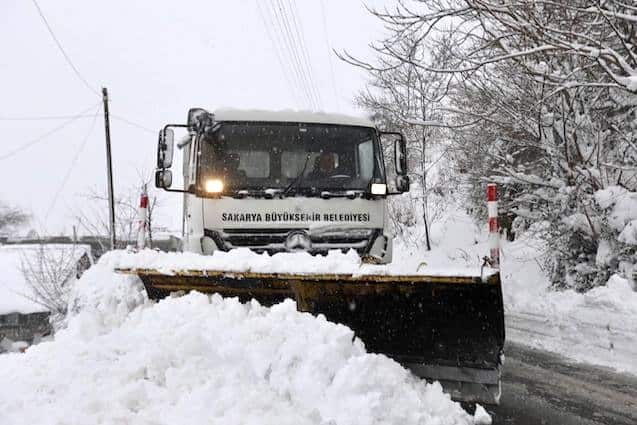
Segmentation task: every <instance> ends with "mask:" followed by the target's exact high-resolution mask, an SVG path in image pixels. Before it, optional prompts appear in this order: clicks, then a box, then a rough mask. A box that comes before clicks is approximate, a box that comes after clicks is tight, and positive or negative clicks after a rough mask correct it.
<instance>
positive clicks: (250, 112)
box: [213, 108, 376, 128]
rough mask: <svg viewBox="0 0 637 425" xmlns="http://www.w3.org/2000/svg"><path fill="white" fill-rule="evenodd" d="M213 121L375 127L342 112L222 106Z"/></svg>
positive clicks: (370, 123) (365, 120)
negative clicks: (267, 109) (270, 109)
mask: <svg viewBox="0 0 637 425" xmlns="http://www.w3.org/2000/svg"><path fill="white" fill-rule="evenodd" d="M213 113H214V116H215V121H266V122H294V123H314V124H336V125H352V126H358V127H372V128H374V127H376V125H375V124H374V123H373V122H372V121H371V120H369V119H367V118H363V117H356V116H351V115H343V114H331V113H325V112H310V111H295V110H291V109H290V110H283V111H266V110H259V109H230V108H222V109H217V110H215V111H214V112H213Z"/></svg>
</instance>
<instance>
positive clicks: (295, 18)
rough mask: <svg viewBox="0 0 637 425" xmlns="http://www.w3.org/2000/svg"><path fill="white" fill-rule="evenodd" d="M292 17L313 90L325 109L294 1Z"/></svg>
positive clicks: (291, 8) (292, 3) (291, 11)
mask: <svg viewBox="0 0 637 425" xmlns="http://www.w3.org/2000/svg"><path fill="white" fill-rule="evenodd" d="M290 4H291V6H290V15H291V16H292V23H293V25H294V30H295V31H296V37H297V39H298V42H299V45H300V47H301V53H302V55H303V58H304V60H305V65H306V67H307V72H308V76H309V78H310V84H311V87H312V89H313V90H314V96H315V98H316V100H317V102H318V106H319V107H320V108H321V109H322V108H323V100H322V99H321V91H320V90H319V89H318V87H317V85H316V79H315V78H314V75H315V74H314V67H313V66H312V60H311V59H310V53H309V49H308V48H307V43H306V41H305V32H304V31H303V27H302V26H301V25H300V22H301V17H300V16H299V11H298V8H297V6H296V2H295V1H292V2H290V3H288V5H290Z"/></svg>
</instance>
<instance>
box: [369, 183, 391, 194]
mask: <svg viewBox="0 0 637 425" xmlns="http://www.w3.org/2000/svg"><path fill="white" fill-rule="evenodd" d="M371 189H372V195H387V185H386V184H384V183H372V187H371Z"/></svg>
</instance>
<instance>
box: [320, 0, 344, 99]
mask: <svg viewBox="0 0 637 425" xmlns="http://www.w3.org/2000/svg"><path fill="white" fill-rule="evenodd" d="M324 3H325V2H324V0H320V4H321V16H322V18H323V37H324V38H325V48H326V50H327V58H328V60H329V64H330V81H331V83H332V91H333V92H334V99H335V100H336V107H337V108H338V110H339V111H340V110H341V102H340V96H339V94H338V89H337V88H336V75H335V74H334V65H333V64H332V46H331V43H330V35H329V31H328V27H327V13H326V12H325V5H324Z"/></svg>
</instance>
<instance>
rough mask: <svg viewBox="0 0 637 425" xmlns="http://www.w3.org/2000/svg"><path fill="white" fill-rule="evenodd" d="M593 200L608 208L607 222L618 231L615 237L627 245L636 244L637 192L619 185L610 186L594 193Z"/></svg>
mask: <svg viewBox="0 0 637 425" xmlns="http://www.w3.org/2000/svg"><path fill="white" fill-rule="evenodd" d="M595 201H596V202H597V204H598V205H599V206H600V207H601V208H602V209H604V210H609V211H610V213H609V215H608V224H609V225H610V227H611V228H612V229H614V230H615V231H617V232H618V233H619V236H618V237H617V239H618V240H619V241H620V242H623V243H625V244H629V245H637V193H635V192H630V191H628V190H626V189H624V188H623V187H621V186H610V187H608V188H606V189H604V190H600V191H597V192H596V193H595Z"/></svg>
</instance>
